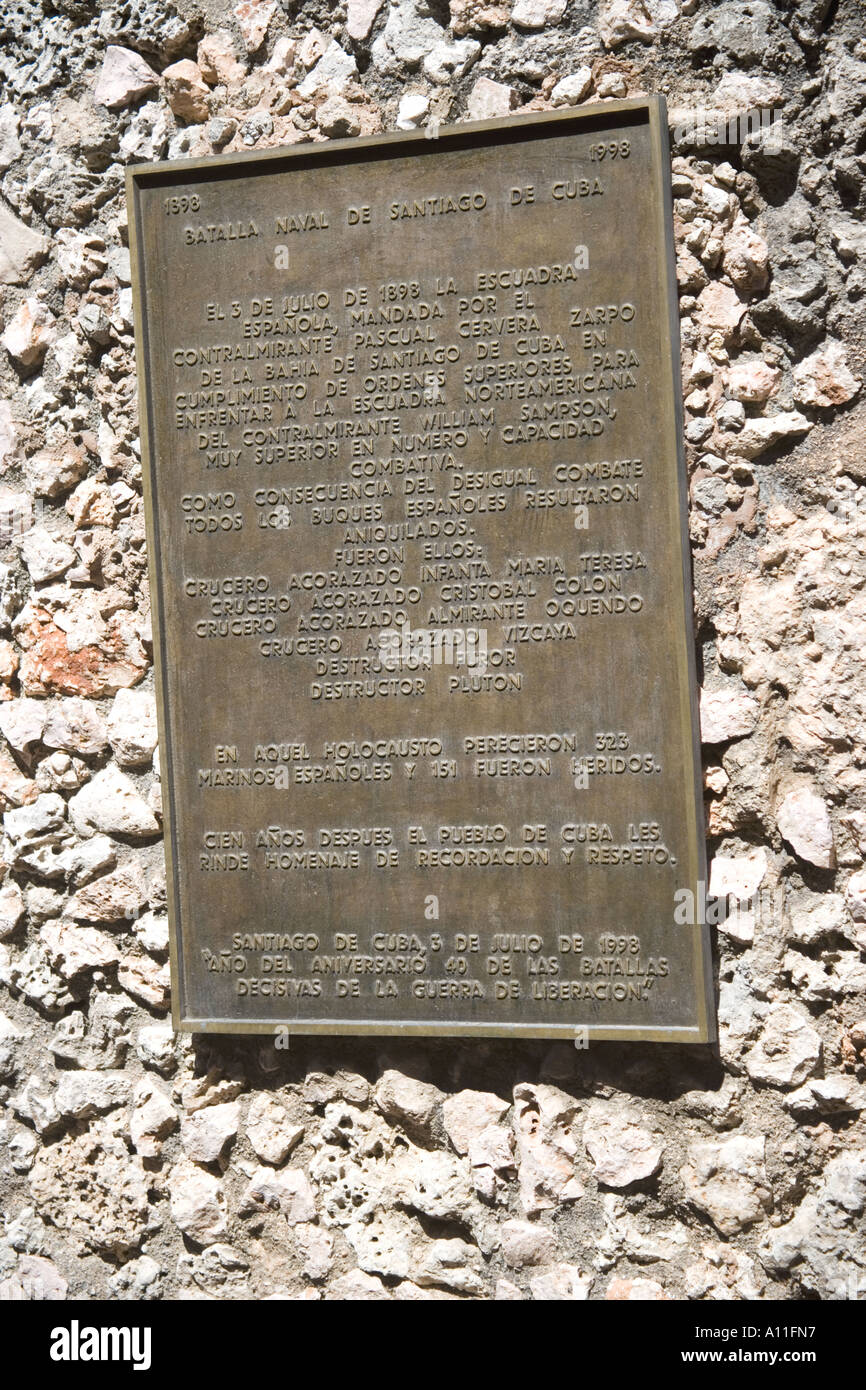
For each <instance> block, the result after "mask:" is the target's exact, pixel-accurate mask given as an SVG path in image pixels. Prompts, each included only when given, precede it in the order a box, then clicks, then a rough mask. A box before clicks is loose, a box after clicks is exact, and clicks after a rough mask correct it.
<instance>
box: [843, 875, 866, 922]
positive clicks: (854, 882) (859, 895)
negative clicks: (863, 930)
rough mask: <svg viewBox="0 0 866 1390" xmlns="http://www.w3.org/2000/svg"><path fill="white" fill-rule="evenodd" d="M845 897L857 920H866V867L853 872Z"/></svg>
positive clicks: (852, 914)
mask: <svg viewBox="0 0 866 1390" xmlns="http://www.w3.org/2000/svg"><path fill="white" fill-rule="evenodd" d="M845 898H846V901H847V903H848V908H849V910H850V913H851V916H852V917H853V918H854V921H855V922H866V869H859V870H858V871H857V873H856V874H852V875H851V877H850V878H849V880H848V884H847V887H846V888H845Z"/></svg>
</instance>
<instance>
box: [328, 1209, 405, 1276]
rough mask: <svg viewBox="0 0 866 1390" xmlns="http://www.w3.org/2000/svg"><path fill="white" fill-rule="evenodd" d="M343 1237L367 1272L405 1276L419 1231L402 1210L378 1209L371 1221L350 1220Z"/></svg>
mask: <svg viewBox="0 0 866 1390" xmlns="http://www.w3.org/2000/svg"><path fill="white" fill-rule="evenodd" d="M345 1236H346V1240H347V1241H348V1242H349V1244H350V1246H351V1247H352V1249H353V1250H354V1252H355V1256H356V1258H357V1260H358V1264H359V1265H360V1267H361V1269H363V1270H364V1272H365V1273H366V1274H380V1275H383V1276H384V1277H385V1278H394V1279H406V1278H408V1276H409V1272H410V1270H411V1269H412V1265H413V1262H414V1252H415V1246H416V1245H417V1244H418V1243H419V1239H420V1236H421V1232H420V1229H419V1227H418V1225H417V1222H415V1221H414V1220H413V1219H412V1218H411V1217H409V1216H407V1215H406V1214H405V1213H404V1212H400V1211H377V1212H376V1213H375V1214H374V1216H373V1218H372V1220H370V1221H352V1222H350V1224H349V1225H348V1226H347V1227H346V1230H345Z"/></svg>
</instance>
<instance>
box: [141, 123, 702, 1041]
mask: <svg viewBox="0 0 866 1390" xmlns="http://www.w3.org/2000/svg"><path fill="white" fill-rule="evenodd" d="M667 170H668V153H667V142H666V129H665V118H664V107H663V104H662V102H661V100H660V99H656V98H652V99H648V100H646V101H642V100H638V101H630V102H618V103H606V104H604V105H603V106H599V107H594V108H584V109H582V110H580V111H577V112H571V111H570V112H567V113H564V114H563V113H558V114H556V115H553V116H548V115H543V116H537V117H530V118H523V119H515V120H513V121H504V122H491V123H485V124H481V125H476V126H462V127H455V128H453V129H448V130H443V131H441V132H440V134H439V136H438V138H437V139H425V138H423V137H422V136H420V135H417V136H416V135H407V136H388V137H383V138H377V139H373V140H363V141H361V140H359V141H352V142H337V143H332V144H328V145H321V146H307V145H305V146H302V147H296V148H293V149H290V150H278V151H273V152H268V153H266V154H263V155H259V154H255V155H251V156H245V155H241V156H230V157H226V158H220V159H209V160H203V161H197V162H187V163H175V164H163V165H150V166H139V167H138V168H135V169H133V170H131V171H130V175H129V201H130V211H131V227H132V233H133V265H134V275H135V291H136V299H137V315H136V319H137V333H138V351H139V363H140V367H139V371H140V396H141V415H142V441H143V460H144V470H145V477H146V488H147V492H146V496H147V507H148V526H149V542H150V557H151V586H152V598H153V611H154V631H155V648H156V652H157V678H158V680H157V683H158V697H159V703H160V719H161V750H162V779H163V788H164V804H165V820H166V832H167V833H166V841H167V856H168V868H169V906H170V915H171V922H172V951H173V956H172V964H173V979H174V1000H175V1021H176V1023H177V1024H178V1025H179V1026H181V1027H185V1028H195V1029H198V1030H206V1029H210V1030H216V1031H230V1030H241V1031H243V1030H248V1031H270V1030H272V1029H273V1028H274V1027H276V1026H277V1025H281V1024H284V1025H287V1026H288V1027H289V1029H290V1031H293V1032H301V1031H317V1030H318V1031H323V1032H334V1033H337V1032H365V1031H369V1032H374V1033H375V1032H379V1033H389V1032H391V1033H395V1032H417V1033H443V1034H458V1033H463V1034H466V1033H469V1034H471V1033H475V1034H478V1035H514V1036H520V1035H522V1036H529V1037H531V1036H561V1037H565V1038H570V1037H573V1036H575V1035H578V1036H579V1035H580V1031H581V1030H583V1029H586V1030H588V1036H589V1037H590V1038H592V1037H598V1038H644V1039H662V1040H682V1041H700V1040H704V1039H706V1038H708V1037H710V1036H712V1027H713V1025H712V1021H711V1012H712V1010H711V991H710V985H709V971H708V960H707V948H706V940H705V931H704V930H703V929H702V928H701V927H700V926H690V925H683V924H681V922H678V921H677V920H676V918H677V916H679V917H680V918H682V916H683V915H688V914H687V911H686V913H685V914H684V913H683V911H682V908H680V911H679V912H677V904H678V903H679V904H682V902H684V901H686V899H684V898H683V897H682V890H689V891H690V892H691V893H692V894H694V895H695V898H696V899H697V901H698V903H699V902H700V893H699V888H698V885H699V883H701V882H702V881H703V880H704V878H705V869H704V848H703V836H702V828H701V826H702V816H701V802H700V783H699V777H698V769H699V760H698V747H697V741H696V720H695V705H694V672H693V659H692V641H691V612H690V609H691V605H690V579H689V566H688V548H687V536H686V530H685V496H684V466H683V458H682V447H681V410H680V404H679V390H680V388H679V368H678V341H677V321H676V300H675V280H674V273H673V250H672V234H671V225H670V193H669V183H668V172H667ZM677 893H679V894H680V897H679V898H677V899H675V894H677Z"/></svg>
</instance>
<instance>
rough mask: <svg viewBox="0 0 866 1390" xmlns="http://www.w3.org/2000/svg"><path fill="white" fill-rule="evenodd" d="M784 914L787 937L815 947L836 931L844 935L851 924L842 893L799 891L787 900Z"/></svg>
mask: <svg viewBox="0 0 866 1390" xmlns="http://www.w3.org/2000/svg"><path fill="white" fill-rule="evenodd" d="M864 886H866V883H864ZM787 916H788V925H789V931H788V936H789V940H791V941H795V942H796V943H797V944H798V945H799V946H814V945H816V944H817V943H818V942H819V941H823V940H824V939H825V938H826V937H828V936H834V935H836V934H837V933H839V934H841V935H843V936H846V935H847V934H848V929H849V927H850V922H849V920H848V914H847V912H846V910H845V898H844V896H843V894H842V893H815V894H809V895H808V896H806V895H804V894H798V895H797V896H796V897H795V898H794V899H793V900H791V901H790V902H789V904H788V913H787Z"/></svg>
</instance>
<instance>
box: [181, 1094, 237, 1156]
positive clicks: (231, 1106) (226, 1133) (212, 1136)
mask: <svg viewBox="0 0 866 1390" xmlns="http://www.w3.org/2000/svg"><path fill="white" fill-rule="evenodd" d="M239 1123H240V1107H239V1106H238V1103H237V1101H229V1102H228V1104H226V1105H206V1106H205V1107H204V1108H203V1109H202V1110H196V1111H195V1112H194V1113H193V1114H192V1115H185V1116H184V1118H183V1120H182V1121H181V1126H180V1142H181V1144H182V1145H183V1150H184V1153H185V1154H186V1156H187V1158H191V1159H192V1160H193V1161H194V1162H196V1163H216V1162H217V1160H218V1159H220V1158H222V1156H223V1154H224V1152H225V1150H226V1149H227V1148H228V1146H229V1144H230V1143H232V1142H233V1140H234V1139H235V1137H236V1136H237V1132H238V1125H239Z"/></svg>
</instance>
